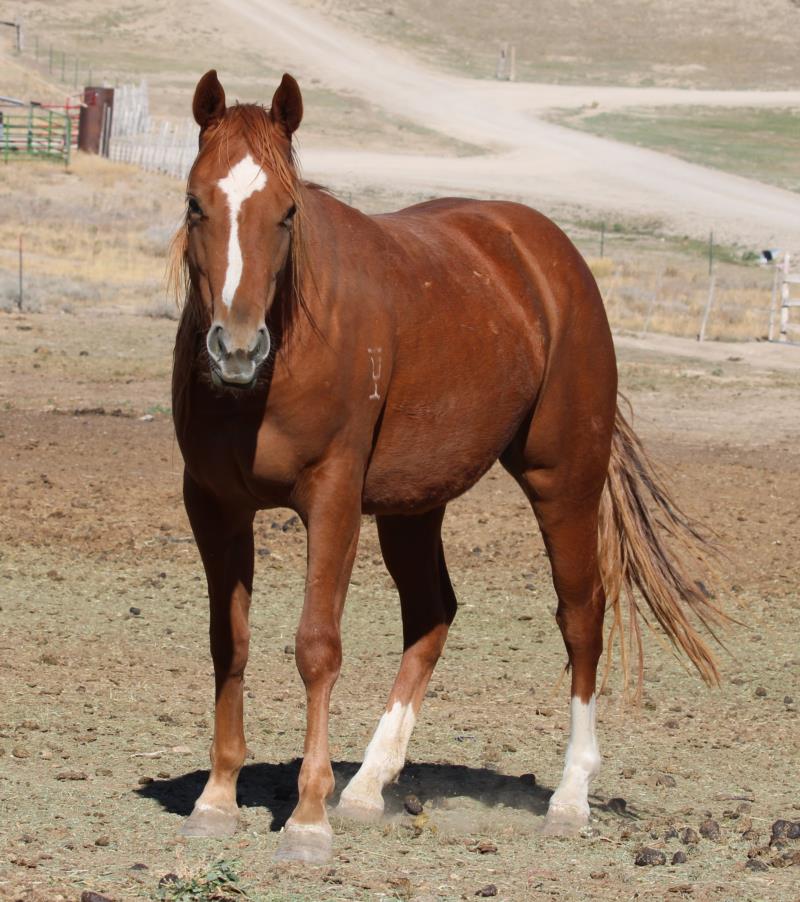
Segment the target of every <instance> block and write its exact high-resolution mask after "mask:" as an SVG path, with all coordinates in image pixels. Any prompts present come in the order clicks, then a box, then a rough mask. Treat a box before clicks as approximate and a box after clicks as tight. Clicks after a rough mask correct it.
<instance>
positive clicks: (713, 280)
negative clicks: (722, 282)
mask: <svg viewBox="0 0 800 902" xmlns="http://www.w3.org/2000/svg"><path fill="white" fill-rule="evenodd" d="M716 280H717V277H716V275H714V274H713V273H712V275H711V282H710V283H709V286H708V300H707V301H706V309H705V310H704V311H703V319H702V322H701V323H700V331H699V332H698V333H697V340H698V341H705V340H706V326H707V325H708V318H709V316H710V315H711V308H712V307H713V306H714V285H715V283H716Z"/></svg>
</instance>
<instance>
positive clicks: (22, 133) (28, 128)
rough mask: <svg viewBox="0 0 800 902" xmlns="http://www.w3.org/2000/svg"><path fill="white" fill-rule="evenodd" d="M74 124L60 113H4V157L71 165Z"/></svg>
mask: <svg viewBox="0 0 800 902" xmlns="http://www.w3.org/2000/svg"><path fill="white" fill-rule="evenodd" d="M71 144H72V123H71V121H70V118H69V116H67V115H65V114H64V113H60V112H57V111H56V110H47V109H44V108H43V107H37V106H31V107H28V108H27V109H20V108H19V107H13V108H11V109H8V108H6V109H2V110H0V154H2V156H3V162H5V163H8V162H9V160H34V159H46V160H61V161H63V163H64V165H65V166H66V165H68V164H69V158H70V148H71Z"/></svg>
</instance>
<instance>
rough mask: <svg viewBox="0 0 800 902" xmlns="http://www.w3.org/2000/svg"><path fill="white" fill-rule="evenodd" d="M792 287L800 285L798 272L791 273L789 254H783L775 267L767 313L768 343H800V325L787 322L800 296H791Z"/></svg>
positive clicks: (799, 303)
mask: <svg viewBox="0 0 800 902" xmlns="http://www.w3.org/2000/svg"><path fill="white" fill-rule="evenodd" d="M792 285H800V272H795V273H793V272H792V258H791V254H784V257H783V260H782V261H781V262H780V263H778V264H776V266H775V281H774V282H773V286H772V305H771V307H770V311H769V340H770V341H775V340H776V339H777V340H778V341H787V342H792V343H794V342H800V323H798V322H795V323H793V322H790V320H789V316H790V311H791V310H792V309H793V308H797V307H800V294H794V295H793V294H792ZM796 290H800V289H796ZM776 331H777V335H776Z"/></svg>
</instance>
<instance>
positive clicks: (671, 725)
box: [664, 717, 680, 730]
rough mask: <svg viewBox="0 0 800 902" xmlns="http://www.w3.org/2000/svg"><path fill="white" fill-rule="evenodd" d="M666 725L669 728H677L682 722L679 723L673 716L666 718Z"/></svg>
mask: <svg viewBox="0 0 800 902" xmlns="http://www.w3.org/2000/svg"><path fill="white" fill-rule="evenodd" d="M664 726H665V727H666V728H667V729H668V730H677V729H678V727H679V726H680V724H679V723H678V721H677V720H675V718H674V717H673V718H670V719H669V720H665V721H664Z"/></svg>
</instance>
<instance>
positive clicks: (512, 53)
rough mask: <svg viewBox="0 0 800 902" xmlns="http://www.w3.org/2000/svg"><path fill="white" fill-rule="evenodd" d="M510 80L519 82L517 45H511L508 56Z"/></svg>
mask: <svg viewBox="0 0 800 902" xmlns="http://www.w3.org/2000/svg"><path fill="white" fill-rule="evenodd" d="M508 80H509V81H516V80H517V48H516V45H515V44H512V45H511V49H510V50H509V56H508Z"/></svg>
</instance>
